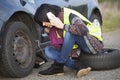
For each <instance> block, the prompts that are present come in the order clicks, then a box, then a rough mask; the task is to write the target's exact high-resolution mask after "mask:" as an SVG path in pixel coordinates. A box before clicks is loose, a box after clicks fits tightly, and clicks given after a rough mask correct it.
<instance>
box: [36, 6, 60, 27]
mask: <svg viewBox="0 0 120 80" xmlns="http://www.w3.org/2000/svg"><path fill="white" fill-rule="evenodd" d="M60 11H61V8H60V7H58V6H56V5H51V4H42V5H41V6H40V7H38V8H37V10H36V13H35V16H34V19H35V21H36V22H37V23H39V24H40V25H42V24H41V23H42V22H43V21H44V22H49V19H48V18H47V15H46V13H48V12H52V13H53V14H54V15H55V16H58V14H59V12H60Z"/></svg>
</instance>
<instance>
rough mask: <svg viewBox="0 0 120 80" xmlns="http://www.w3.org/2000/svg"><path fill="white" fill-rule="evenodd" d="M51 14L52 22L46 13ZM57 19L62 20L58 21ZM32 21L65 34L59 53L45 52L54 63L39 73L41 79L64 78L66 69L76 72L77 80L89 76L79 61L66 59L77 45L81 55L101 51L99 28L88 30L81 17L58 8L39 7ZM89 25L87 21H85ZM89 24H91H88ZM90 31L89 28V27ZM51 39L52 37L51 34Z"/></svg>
mask: <svg viewBox="0 0 120 80" xmlns="http://www.w3.org/2000/svg"><path fill="white" fill-rule="evenodd" d="M48 12H51V13H52V14H50V16H51V18H50V19H48V16H47V13H48ZM58 15H59V16H61V18H58ZM34 18H35V20H36V21H37V22H38V23H39V24H40V25H42V26H47V27H50V26H51V27H53V26H54V27H56V28H58V29H61V30H64V31H66V33H65V34H64V41H63V44H62V46H61V48H60V49H56V48H55V47H52V46H48V47H47V48H46V49H45V54H46V56H47V57H48V58H49V59H52V60H54V63H53V64H52V65H51V67H49V68H48V69H46V70H44V71H40V72H39V74H40V75H63V74H64V70H63V67H64V66H67V67H70V68H72V69H74V70H76V71H77V73H76V75H77V77H81V76H83V75H86V74H88V73H89V72H90V71H91V67H87V66H84V65H82V64H81V62H80V61H79V60H78V61H76V60H74V59H71V58H70V57H69V55H70V53H71V52H72V49H73V46H74V44H77V45H78V46H79V48H80V49H81V51H82V53H84V54H97V53H98V52H99V51H101V49H102V48H103V43H102V37H101V30H100V27H96V30H97V31H96V32H99V33H100V35H96V34H95V33H96V32H95V28H93V29H94V30H93V29H91V30H90V29H88V27H86V25H88V24H86V22H84V21H82V20H81V18H80V15H79V14H78V13H77V12H75V11H72V10H70V9H67V8H63V9H61V8H60V7H58V6H55V5H50V4H42V5H41V6H40V7H39V8H38V9H37V11H36V13H35V17H34ZM88 23H89V21H88ZM89 24H91V23H89ZM91 28H92V27H91ZM51 35H52V34H51Z"/></svg>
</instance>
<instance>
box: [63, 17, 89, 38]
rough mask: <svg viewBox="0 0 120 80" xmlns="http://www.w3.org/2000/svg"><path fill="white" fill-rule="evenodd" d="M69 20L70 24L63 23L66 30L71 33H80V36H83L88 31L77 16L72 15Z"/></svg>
mask: <svg viewBox="0 0 120 80" xmlns="http://www.w3.org/2000/svg"><path fill="white" fill-rule="evenodd" d="M70 22H71V24H70V25H67V24H65V25H64V29H65V30H66V31H69V32H71V33H72V34H75V35H80V36H84V35H86V34H87V33H88V32H89V31H88V28H87V27H86V25H85V24H84V23H83V21H82V20H81V19H80V18H79V17H77V16H74V17H73V18H72V19H71V20H70Z"/></svg>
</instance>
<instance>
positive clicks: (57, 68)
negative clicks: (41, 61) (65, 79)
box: [39, 62, 64, 76]
mask: <svg viewBox="0 0 120 80" xmlns="http://www.w3.org/2000/svg"><path fill="white" fill-rule="evenodd" d="M63 67H64V64H63V63H57V62H54V63H53V64H52V65H51V66H50V67H49V68H48V69H46V70H43V71H40V72H39V75H40V76H48V75H64V70H63Z"/></svg>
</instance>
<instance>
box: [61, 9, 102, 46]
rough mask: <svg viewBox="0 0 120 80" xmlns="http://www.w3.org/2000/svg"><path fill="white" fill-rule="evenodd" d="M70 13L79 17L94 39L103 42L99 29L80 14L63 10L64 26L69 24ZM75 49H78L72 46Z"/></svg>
mask: <svg viewBox="0 0 120 80" xmlns="http://www.w3.org/2000/svg"><path fill="white" fill-rule="evenodd" d="M71 13H72V14H75V15H76V16H78V17H80V19H81V20H83V21H84V22H86V27H87V28H88V30H89V34H90V35H92V36H94V37H96V38H97V39H98V40H100V41H103V38H102V32H101V27H100V26H98V25H95V24H94V23H92V22H90V21H89V20H88V19H87V18H85V17H84V16H83V15H82V14H80V13H79V12H77V11H75V10H72V9H68V8H63V23H64V24H68V25H69V24H70V20H69V16H70V14H71ZM65 33H66V31H65V30H64V32H63V35H65ZM77 47H78V46H77V45H74V48H77Z"/></svg>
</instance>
